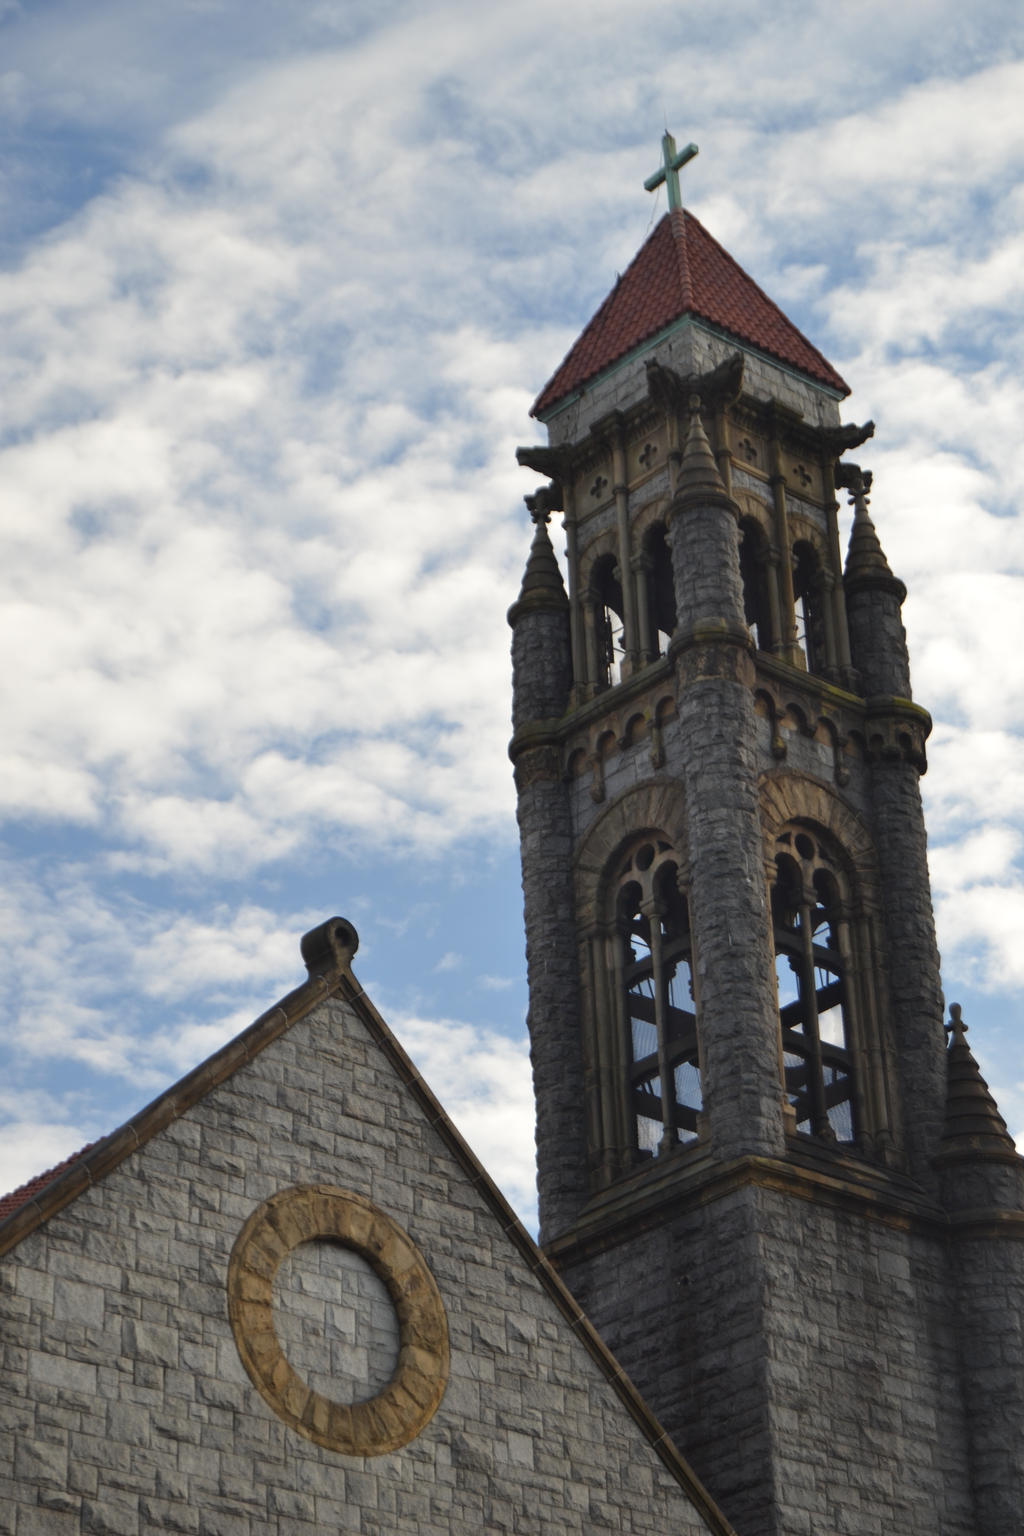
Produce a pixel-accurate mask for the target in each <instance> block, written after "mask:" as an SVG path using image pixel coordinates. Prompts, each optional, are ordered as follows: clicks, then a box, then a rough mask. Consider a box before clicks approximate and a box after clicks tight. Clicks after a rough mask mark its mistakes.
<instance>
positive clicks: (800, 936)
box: [772, 830, 860, 1142]
mask: <svg viewBox="0 0 1024 1536" xmlns="http://www.w3.org/2000/svg"><path fill="white" fill-rule="evenodd" d="M777 847H778V853H777V857H776V861H775V864H776V871H777V875H776V881H775V885H774V888H773V890H772V918H773V926H774V932H775V954H776V962H775V965H776V977H777V981H778V989H779V1019H780V1023H781V1026H782V1050H783V1062H784V1072H785V1081H786V1095H787V1097H788V1099H789V1102H790V1104H791V1105H792V1107H793V1111H794V1114H795V1117H796V1128H797V1130H798V1131H799V1132H802V1133H803V1134H805V1135H811V1136H817V1137H819V1138H820V1139H821V1140H823V1141H828V1142H853V1141H855V1140H856V1139H857V1137H858V1134H859V1131H860V1127H859V1126H858V1123H857V1121H858V1110H857V1103H856V1093H855V1081H854V1073H853V1060H852V1049H851V1041H850V1038H849V1036H850V1025H849V1017H848V1003H847V985H846V976H845V972H846V965H845V961H844V957H843V945H842V937H841V931H840V930H841V925H842V922H843V903H842V900H841V894H840V886H839V881H838V879H837V872H836V870H835V868H834V867H833V861H832V859H831V858H830V856H829V851H828V849H827V848H826V846H825V844H824V843H823V841H822V840H821V839H820V838H818V837H815V836H812V835H811V833H810V832H809V831H807V830H790V831H787V832H784V833H783V834H782V835H781V836H780V837H779V839H778V844H777Z"/></svg>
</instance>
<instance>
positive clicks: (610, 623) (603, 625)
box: [590, 555, 625, 688]
mask: <svg viewBox="0 0 1024 1536" xmlns="http://www.w3.org/2000/svg"><path fill="white" fill-rule="evenodd" d="M590 587H591V593H592V597H593V602H594V628H595V632H596V642H597V668H598V676H597V683H598V686H599V687H602V688H607V687H608V686H609V684H614V683H617V682H619V681H620V678H621V675H622V658H623V654H624V650H625V645H624V635H623V618H622V615H623V602H622V581H621V579H620V575H619V569H618V566H617V565H616V563H615V556H614V555H602V556H601V558H600V559H599V560H597V561H596V562H595V564H594V568H593V571H592V573H591V578H590Z"/></svg>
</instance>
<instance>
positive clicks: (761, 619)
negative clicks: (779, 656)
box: [740, 518, 775, 651]
mask: <svg viewBox="0 0 1024 1536" xmlns="http://www.w3.org/2000/svg"><path fill="white" fill-rule="evenodd" d="M740 577H741V578H742V581H743V614H744V618H745V620H746V624H747V628H748V629H749V630H750V634H751V638H752V639H753V642H754V644H755V645H756V646H757V648H758V650H759V651H770V650H771V648H772V643H773V641H774V639H775V636H774V634H773V633H772V615H771V600H770V598H769V596H768V581H769V574H768V540H767V539H766V538H765V535H764V533H763V531H762V530H761V528H760V527H759V526H758V525H757V523H755V522H754V521H753V520H752V519H751V518H744V519H743V521H742V523H741V524H740Z"/></svg>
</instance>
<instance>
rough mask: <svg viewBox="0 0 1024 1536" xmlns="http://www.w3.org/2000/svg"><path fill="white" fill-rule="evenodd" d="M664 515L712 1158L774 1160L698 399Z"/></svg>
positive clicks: (732, 641) (767, 953)
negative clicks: (674, 621) (673, 597)
mask: <svg viewBox="0 0 1024 1536" xmlns="http://www.w3.org/2000/svg"><path fill="white" fill-rule="evenodd" d="M669 517H670V542H671V547H672V565H673V573H674V577H675V589H676V612H677V625H676V633H675V636H674V637H673V640H672V645H671V647H670V652H669V653H670V655H672V656H673V657H674V659H675V666H676V688H677V708H678V711H679V740H680V742H681V755H682V764H681V766H682V771H681V778H682V781H683V785H684V789H685V791H686V799H687V817H688V823H689V841H690V865H689V876H690V901H691V925H692V933H693V946H694V964H695V967H696V971H697V977H698V980H699V986H700V999H701V1007H700V1017H699V1030H700V1039H701V1056H702V1062H703V1065H704V1073H705V1081H704V1104H705V1113H706V1114H707V1117H708V1122H709V1125H710V1137H711V1150H712V1153H713V1155H714V1156H715V1157H717V1158H721V1159H727V1158H730V1157H736V1156H740V1155H743V1154H745V1153H755V1154H760V1155H762V1156H772V1155H779V1154H781V1153H782V1151H783V1148H784V1129H783V1087H782V1082H781V1079H780V1075H779V1022H778V1010H777V1003H776V991H775V971H774V955H773V946H772V939H771V918H770V913H769V910H768V902H767V894H766V891H765V884H764V878H763V869H764V853H763V838H762V833H761V820H760V814H759V810H758V797H757V764H756V760H755V747H754V743H755V741H756V739H757V731H756V722H755V719H754V704H753V694H752V690H751V681H752V675H753V673H752V666H753V664H752V659H751V645H750V637H749V635H748V634H747V629H746V624H745V622H744V614H743V586H742V581H741V578H740V565H739V538H738V522H739V517H738V513H737V510H736V507H735V505H734V503H733V502H732V501H731V500H730V498H729V497H728V495H727V493H726V491H725V487H724V485H723V484H722V480H721V477H720V475H719V473H718V468H717V466H716V464H715V460H714V456H713V454H712V452H711V447H710V444H709V443H708V440H707V437H706V435H705V433H704V428H703V426H702V424H701V419H700V413H699V402H698V401H696V400H693V401H691V416H690V427H689V433H688V436H687V440H686V446H685V449H684V452H683V458H682V463H681V466H680V474H679V481H678V486H677V490H676V494H675V497H674V498H673V502H672V505H671V508H670V511H669Z"/></svg>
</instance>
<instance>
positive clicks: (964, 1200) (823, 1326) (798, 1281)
mask: <svg viewBox="0 0 1024 1536" xmlns="http://www.w3.org/2000/svg"><path fill="white" fill-rule="evenodd" d="M663 147H664V166H663V169H662V170H661V171H660V172H658V173H657V174H656V175H655V176H654V177H652V178H650V181H649V182H648V187H649V189H652V188H653V187H654V186H655V185H657V184H660V182H661V181H666V182H667V186H668V194H669V212H668V213H667V214H666V215H665V217H664V218H663V219H662V220H661V222H660V223H659V224H658V225H657V227H656V228H655V230H654V231H653V233H652V234H651V236H650V238H649V239H648V240H647V242H646V243H645V245H644V246H643V247H642V249H641V250H640V252H639V253H638V255H637V256H636V258H635V260H634V261H633V263H632V265H631V266H630V267H629V269H628V270H627V271H626V272H625V273H624V274H623V276H622V277H621V278H620V279H619V281H618V282H617V284H616V286H615V288H614V289H613V291H612V292H611V294H610V295H609V296H608V298H607V299H606V300H605V302H604V304H603V305H602V306H601V308H600V309H599V310H598V312H597V314H596V315H595V316H594V318H593V319H592V320H591V322H590V323H589V325H588V326H587V327H586V328H585V330H584V331H583V333H582V335H581V336H580V337H579V339H578V340H577V342H576V343H575V345H574V346H573V347H572V349H571V350H570V352H569V353H568V355H567V357H566V358H565V360H564V361H563V363H562V364H561V366H560V367H559V369H558V370H557V372H556V373H555V375H554V377H553V378H552V379H551V380H550V382H549V383H548V384H547V385H546V386H545V388H544V389H543V390H542V392H541V394H540V396H539V398H538V399H537V401H536V403H535V405H534V408H533V414H534V415H535V416H536V417H537V418H538V419H539V420H540V421H541V422H543V423H544V424H545V426H546V427H547V431H548V437H549V442H548V443H547V444H546V445H544V446H539V447H532V448H526V449H521V450H520V452H519V459H520V462H521V463H523V464H524V465H526V466H528V467H529V468H531V469H533V470H535V471H537V472H539V473H540V474H541V475H542V476H543V477H544V480H545V482H546V483H545V484H544V485H542V486H541V488H540V489H538V490H537V492H536V493H535V494H534V495H532V496H529V497H527V504H528V506H529V508H530V511H531V513H532V516H533V519H534V522H535V525H536V530H535V536H534V540H533V547H532V549H531V552H530V557H529V561H528V563H527V567H526V574H525V577H524V580H523V586H522V591H521V593H520V596H519V598H518V600H517V602H516V603H515V604H513V606H512V608H511V610H510V612H509V621H510V624H511V626H512V631H513V669H514V709H513V724H514V734H513V738H512V743H511V747H510V755H511V757H512V760H513V763H514V765H515V776H516V785H517V791H518V811H519V821H520V829H521V838H522V864H523V889H524V898H525V913H526V932H527V959H528V967H529V982H530V1035H531V1051H532V1059H533V1068H534V1083H535V1091H536V1097H537V1115H538V1120H537V1152H538V1172H539V1186H540V1201H541V1223H542V1232H541V1236H542V1241H543V1243H544V1245H545V1248H546V1251H547V1253H548V1254H549V1256H550V1257H551V1259H552V1260H553V1261H554V1262H555V1264H556V1265H557V1267H558V1269H559V1270H560V1272H561V1274H562V1276H563V1277H564V1279H565V1280H566V1281H567V1282H568V1284H569V1286H570V1287H571V1289H572V1290H573V1291H574V1292H575V1293H576V1295H577V1296H578V1298H579V1300H580V1302H581V1304H582V1305H583V1307H584V1308H585V1310H586V1311H587V1313H588V1315H589V1316H590V1318H591V1320H592V1321H593V1322H594V1323H595V1324H596V1325H597V1327H598V1329H599V1330H600V1331H601V1332H602V1334H603V1335H604V1337H605V1338H606V1339H607V1341H608V1343H609V1344H610V1346H611V1347H612V1349H613V1350H614V1351H615V1352H616V1354H617V1355H618V1357H619V1358H620V1360H621V1361H622V1363H623V1365H624V1366H625V1367H626V1369H627V1370H628V1371H629V1373H630V1375H631V1376H632V1377H633V1379H634V1381H635V1382H636V1383H637V1385H638V1386H639V1387H640V1389H641V1391H642V1392H643V1394H644V1396H645V1397H646V1399H647V1400H648V1402H649V1403H650V1404H651V1406H652V1407H653V1408H654V1410H655V1412H656V1413H657V1414H658V1415H659V1417H660V1418H661V1420H662V1422H663V1424H664V1425H665V1427H666V1429H667V1430H668V1431H669V1433H670V1434H671V1435H672V1437H673V1438H674V1439H675V1441H676V1443H677V1444H678V1445H679V1447H680V1449H681V1450H682V1451H683V1452H684V1454H685V1455H686V1456H687V1457H688V1458H689V1459H690V1460H691V1462H692V1464H693V1465H694V1467H695V1468H696V1470H697V1472H698V1474H699V1475H700V1476H701V1477H702V1478H703V1479H704V1480H705V1482H706V1483H707V1485H708V1487H709V1489H710V1490H711V1492H712V1494H713V1495H714V1496H715V1497H716V1498H717V1499H718V1500H719V1502H720V1503H721V1505H722V1507H723V1508H724V1510H725V1511H726V1513H727V1515H728V1516H729V1517H730V1519H731V1520H732V1521H733V1523H734V1525H735V1526H736V1529H737V1530H738V1531H739V1532H740V1533H750V1536H803V1533H807V1536H810V1533H812V1532H813V1533H815V1536H827V1533H831V1532H838V1531H842V1532H844V1533H849V1536H861V1533H863V1536H869V1533H875V1532H878V1531H880V1530H882V1529H885V1530H893V1529H898V1530H900V1531H901V1532H905V1533H908V1536H910V1533H915V1536H916V1533H919V1536H925V1533H928V1536H933V1533H935V1532H942V1533H944V1536H1010V1533H1011V1532H1016V1531H1018V1530H1019V1511H1020V1508H1021V1507H1022V1505H1024V1447H1022V1439H1024V1437H1022V1435H1021V1431H1020V1426H1021V1424H1022V1423H1024V1345H1022V1339H1021V1315H1022V1308H1024V1241H1022V1239H1024V1214H1022V1212H1024V1180H1022V1169H1024V1163H1022V1160H1021V1159H1020V1158H1019V1157H1018V1156H1017V1154H1016V1152H1015V1151H1014V1148H1013V1143H1012V1141H1011V1139H1010V1137H1009V1135H1008V1134H1007V1131H1006V1127H1005V1125H1004V1124H1003V1122H1002V1120H1001V1119H1000V1118H999V1115H998V1111H997V1110H996V1108H995V1105H994V1103H993V1102H992V1100H991V1096H990V1095H989V1094H988V1090H987V1088H986V1087H985V1084H984V1083H983V1081H982V1079H981V1077H980V1074H979V1073H978V1070H977V1066H976V1064H975V1063H974V1060H973V1057H972V1056H971V1053H970V1049H969V1047H968V1046H967V1043H966V1040H965V1038H964V1033H963V1032H964V1026H963V1024H962V1021H960V1020H959V1013H958V1011H957V1013H956V1018H955V1020H954V1024H953V1025H952V1026H950V1027H951V1030H952V1043H951V1045H950V1047H949V1048H947V1044H946V1032H945V1030H944V1027H943V1001H942V993H941V986H940V979H939V957H938V952H937V949H936V942H935V931H934V922H933V917H932V908H931V899H930V893H929V884H928V871H927V864H926V847H925V830H924V822H923V816H922V809H921V800H920V793H919V778H920V775H921V773H922V772H923V771H924V768H925V742H926V738H927V735H928V731H929V727H930V721H929V717H928V715H927V714H926V712H925V711H924V710H923V709H922V708H921V707H920V706H919V705H917V704H916V703H914V702H913V701H912V699H911V689H910V674H909V666H908V657H907V646H906V637H905V634H904V630H903V625H902V622H901V618H900V605H901V603H902V601H903V598H904V597H905V595H906V594H905V588H904V587H903V584H902V583H901V582H900V581H899V580H898V578H897V577H896V576H894V575H893V573H892V571H891V570H890V568H889V565H888V563H887V561H886V558H885V555H884V553H883V551H882V547H881V544H880V542H879V538H878V535H877V532H876V530H875V526H874V523H873V521H872V515H871V510H870V504H869V498H870V491H871V475H870V472H868V471H866V470H862V469H861V468H860V467H858V465H857V464H855V463H851V462H850V461H849V459H848V458H847V457H846V455H848V454H850V453H851V452H854V451H856V450H857V449H859V448H860V447H861V446H862V445H863V444H864V443H865V442H866V441H867V440H868V438H870V436H871V435H872V432H873V425H872V424H871V423H868V424H867V425H865V426H849V425H844V424H843V423H842V421H841V417H840V405H841V402H842V400H843V398H844V397H845V396H846V395H847V393H848V389H847V386H846V384H845V383H844V382H843V380H842V379H841V378H840V377H839V375H838V374H837V373H836V371H835V370H834V369H833V368H832V367H831V365H830V364H829V363H828V362H827V361H826V359H825V358H824V357H823V356H822V355H821V354H820V353H819V352H818V351H817V350H816V349H815V348H814V347H813V346H812V345H811V344H810V342H808V341H807V340H806V338H805V337H804V336H802V335H801V334H800V332H799V331H798V330H797V329H796V327H795V326H793V325H792V324H791V323H790V321H789V320H787V318H786V317H785V316H784V315H783V314H782V313H781V311H780V310H779V309H778V308H777V307H776V306H775V305H774V304H773V303H772V302H771V300H770V299H768V298H767V296H766V295H765V294H764V293H763V292H762V291H761V290H760V289H759V288H758V287H757V285H756V284H755V283H754V282H753V281H752V280H751V279H750V278H749V277H748V276H747V274H746V273H745V272H743V271H742V270H741V268H740V267H739V266H738V265H737V264H736V263H735V262H734V261H733V260H732V258H731V257H730V256H729V255H728V254H727V253H726V252H725V251H724V250H723V249H722V247H721V246H720V245H718V244H717V242H716V241H715V240H714V239H713V238H712V237H711V235H710V234H708V232H707V231H706V230H705V229H704V228H703V227H702V226H701V224H700V223H699V222H698V221H697V220H696V219H695V218H694V217H693V215H692V214H690V213H688V212H686V211H685V210H684V209H683V208H682V206H681V203H680V200H679V190H678V169H679V167H680V165H681V164H682V163H684V162H685V160H686V159H687V158H689V157H690V156H691V155H692V154H694V153H696V150H695V148H694V146H690V147H689V148H688V149H687V150H684V151H683V152H682V153H681V154H677V153H676V149H675V144H674V141H673V140H672V139H671V136H670V135H666V137H665V140H664V146H663ZM841 494H846V495H847V496H848V497H849V500H850V503H851V504H852V507H853V527H852V534H851V536H850V540H849V545H848V549H847V550H846V553H845V558H844V553H843V550H842V548H841V544H840V536H839V524H838V517H837V514H838V498H839V496H840V495H841ZM554 513H558V514H560V515H561V516H562V518H563V521H564V528H565V538H566V559H567V567H568V587H567V588H566V585H565V584H564V583H563V578H562V574H561V570H560V567H559V565H558V563H557V561H556V559H555V555H554V551H553V549H552V546H551V542H550V536H549V532H548V523H549V520H550V518H551V516H552V514H554Z"/></svg>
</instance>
